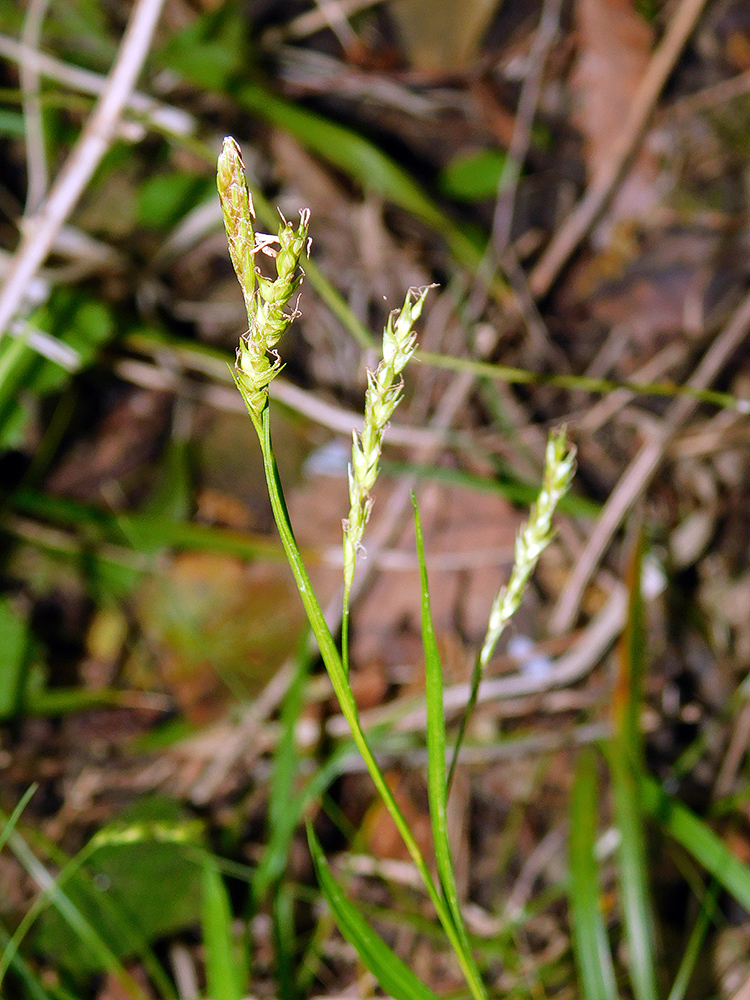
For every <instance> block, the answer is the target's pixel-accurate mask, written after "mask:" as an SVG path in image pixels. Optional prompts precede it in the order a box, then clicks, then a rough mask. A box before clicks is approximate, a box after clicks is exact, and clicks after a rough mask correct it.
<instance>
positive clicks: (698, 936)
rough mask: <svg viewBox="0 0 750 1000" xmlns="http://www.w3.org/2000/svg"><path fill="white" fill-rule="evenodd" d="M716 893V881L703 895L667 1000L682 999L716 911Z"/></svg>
mask: <svg viewBox="0 0 750 1000" xmlns="http://www.w3.org/2000/svg"><path fill="white" fill-rule="evenodd" d="M718 895H719V892H718V883H716V882H714V884H713V885H712V886H711V888H710V889H709V890H708V892H707V893H706V894H705V896H704V897H703V902H702V903H701V908H700V912H699V914H698V919H697V920H696V921H695V924H694V925H693V929H692V931H691V932H690V938H689V940H688V943H687V946H686V948H685V951H684V952H683V955H682V959H681V960H680V967H679V969H678V970H677V975H676V976H675V977H674V982H673V983H672V989H671V990H670V991H669V996H668V997H667V1000H684V997H685V993H686V992H687V988H688V986H689V985H690V980H691V978H692V975H693V972H694V971H695V966H696V965H697V963H698V959H699V958H700V956H701V955H702V954H703V948H704V945H705V940H706V934H707V933H708V928H709V926H710V924H711V921H712V920H713V917H714V914H715V913H716V908H717V897H718Z"/></svg>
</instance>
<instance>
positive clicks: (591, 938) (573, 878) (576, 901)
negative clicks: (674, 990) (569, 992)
mask: <svg viewBox="0 0 750 1000" xmlns="http://www.w3.org/2000/svg"><path fill="white" fill-rule="evenodd" d="M597 810H598V790H597V780H596V758H595V756H594V754H593V752H592V751H590V750H587V751H585V752H584V753H583V754H582V755H581V757H580V759H579V761H578V767H577V769H576V778H575V784H574V786H573V796H572V801H571V815H570V883H569V889H568V898H569V901H570V911H571V917H572V923H573V928H572V929H573V950H574V952H575V957H576V965H577V967H578V974H579V977H580V980H581V988H582V990H583V997H584V1000H617V985H616V983H615V972H614V966H613V964H612V953H611V952H610V949H609V943H608V941H607V930H606V927H605V925H604V920H603V918H602V914H601V910H600V906H599V904H600V889H599V884H598V879H597V863H596V859H595V856H594V845H595V840H596V818H597Z"/></svg>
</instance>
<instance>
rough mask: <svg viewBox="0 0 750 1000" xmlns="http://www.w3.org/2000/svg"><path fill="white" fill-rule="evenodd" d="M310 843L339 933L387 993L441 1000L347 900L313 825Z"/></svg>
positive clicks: (407, 999)
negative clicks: (327, 860)
mask: <svg viewBox="0 0 750 1000" xmlns="http://www.w3.org/2000/svg"><path fill="white" fill-rule="evenodd" d="M307 840H308V843H309V845H310V853H311V855H312V859H313V863H314V865H315V873H316V875H317V877H318V882H319V883H320V887H321V889H322V891H323V895H324V897H325V899H326V902H327V903H328V905H329V907H330V908H331V911H332V913H333V915H334V918H335V920H336V923H337V925H338V927H339V930H340V931H341V933H342V934H343V935H344V937H345V938H346V940H347V941H348V942H349V943H350V944H351V945H352V947H353V948H355V949H356V951H357V954H358V955H359V957H360V958H361V959H362V961H363V962H364V964H365V965H366V966H367V968H368V969H369V970H370V972H372V974H373V975H374V976H375V977H376V979H377V980H378V982H379V983H380V985H381V987H382V988H383V990H385V992H386V994H387V995H389V996H391V997H393V998H394V1000H437V996H436V994H435V993H433V992H432V990H431V989H430V988H429V987H428V986H426V985H425V984H424V983H423V982H422V981H421V980H420V979H418V978H417V976H416V975H415V974H414V973H413V972H412V970H411V969H410V968H409V966H408V965H406V963H405V962H403V961H402V960H401V959H400V958H399V957H398V955H396V953H395V952H394V951H392V949H391V948H389V947H388V945H387V944H386V943H385V941H383V939H382V938H381V937H380V936H379V935H378V934H377V933H376V932H375V931H374V930H373V928H372V926H371V925H370V924H369V923H368V922H367V921H366V920H365V919H364V917H362V916H361V914H360V913H359V911H358V910H357V908H356V907H355V906H354V905H353V904H352V903H350V902H349V900H348V899H347V898H346V896H345V895H344V893H343V892H342V890H341V888H340V887H339V885H338V884H337V882H336V880H335V879H334V878H333V876H332V875H331V873H330V870H329V868H328V865H327V864H326V860H325V857H324V855H323V850H322V848H321V846H320V843H319V842H318V839H317V837H316V836H315V833H314V831H313V829H312V826H310V825H309V824H308V827H307Z"/></svg>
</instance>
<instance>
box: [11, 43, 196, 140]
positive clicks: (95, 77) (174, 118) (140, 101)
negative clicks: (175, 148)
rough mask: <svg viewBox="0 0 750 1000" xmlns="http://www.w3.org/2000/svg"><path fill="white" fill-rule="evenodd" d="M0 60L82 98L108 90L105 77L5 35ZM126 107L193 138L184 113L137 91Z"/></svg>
mask: <svg viewBox="0 0 750 1000" xmlns="http://www.w3.org/2000/svg"><path fill="white" fill-rule="evenodd" d="M0 56H3V58H4V59H9V60H11V62H15V63H18V64H19V66H24V65H25V66H28V67H29V68H30V69H33V70H34V72H36V73H38V74H39V75H40V76H44V77H46V78H47V79H49V80H54V81H55V82H56V83H61V84H63V86H65V87H69V88H70V89H71V90H77V91H80V93H82V94H92V95H94V96H99V95H100V94H103V93H104V89H105V87H106V86H107V80H108V77H106V76H102V75H101V73H94V72H92V71H91V70H89V69H81V67H80V66H72V65H71V64H70V63H66V62H63V61H62V60H61V59H55V57H54V56H50V55H47V54H46V53H45V52H39V51H38V50H37V49H30V48H29V47H28V46H27V45H22V44H21V43H20V42H17V41H16V40H15V38H9V37H8V36H7V35H0ZM125 105H126V107H127V108H128V110H130V111H132V112H135V114H137V115H144V116H146V117H147V118H148V119H150V121H151V123H152V124H153V125H155V126H156V127H158V128H160V129H165V130H167V131H169V132H174V133H176V134H178V135H189V134H192V133H193V132H195V130H196V128H197V123H196V121H195V119H194V118H193V117H192V116H191V115H190V114H189V113H188V112H187V111H183V109H182V108H178V107H176V106H175V105H173V104H164V103H163V102H162V101H157V100H156V99H155V98H153V97H150V96H149V95H148V94H144V93H141V91H138V90H133V91H132V92H131V93H130V94H128V95H127V99H126V102H125Z"/></svg>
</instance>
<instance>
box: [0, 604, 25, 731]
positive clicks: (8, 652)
mask: <svg viewBox="0 0 750 1000" xmlns="http://www.w3.org/2000/svg"><path fill="white" fill-rule="evenodd" d="M30 646H31V630H30V627H29V622H28V617H27V616H26V615H25V614H23V610H22V608H21V607H19V606H18V605H17V603H16V602H15V601H13V600H11V599H10V598H7V597H0V664H2V669H1V670H0V719H7V718H9V717H10V716H12V715H13V714H14V713H15V712H16V711H17V710H18V708H19V705H20V703H21V701H22V699H23V690H24V687H25V680H24V679H25V675H26V668H27V666H28V660H29V649H30Z"/></svg>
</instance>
